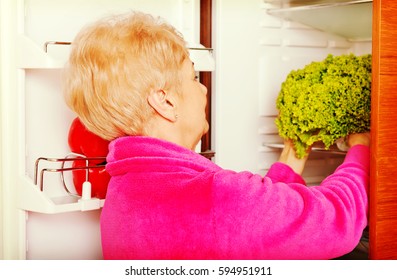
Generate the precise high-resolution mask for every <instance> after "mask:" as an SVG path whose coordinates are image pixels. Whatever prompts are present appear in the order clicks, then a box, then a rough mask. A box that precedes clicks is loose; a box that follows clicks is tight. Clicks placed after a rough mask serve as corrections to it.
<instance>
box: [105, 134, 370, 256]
mask: <svg viewBox="0 0 397 280" xmlns="http://www.w3.org/2000/svg"><path fill="white" fill-rule="evenodd" d="M109 149H110V150H109V154H108V157H107V160H108V164H107V166H106V169H107V171H108V172H109V173H110V175H111V176H112V177H111V180H110V183H109V186H108V192H107V196H106V201H105V205H104V207H103V210H102V214H101V235H102V249H103V256H104V258H105V259H191V260H193V259H202V260H203V259H276V260H278V259H331V258H335V257H338V256H341V255H344V254H346V253H348V252H350V251H352V250H353V249H354V247H355V246H356V245H357V243H358V242H359V239H360V237H361V234H362V231H363V229H364V228H365V226H366V225H367V208H368V201H367V191H368V183H369V148H368V147H366V146H361V145H358V146H354V147H353V148H351V149H350V151H349V152H348V153H347V155H346V157H345V160H344V162H343V164H341V165H340V166H339V167H338V169H337V170H336V171H335V172H334V174H333V175H331V176H329V177H328V178H326V179H325V180H324V181H323V182H322V183H321V185H320V186H315V187H307V186H305V182H304V180H303V179H302V177H301V176H300V175H298V174H296V173H294V172H293V171H292V169H291V168H290V167H289V166H287V165H285V164H282V163H279V162H276V163H274V164H273V165H272V166H271V168H270V170H269V171H268V173H267V175H266V176H265V177H262V176H260V175H256V174H252V173H250V172H234V171H231V170H225V169H222V168H221V167H219V166H217V165H216V164H214V163H213V162H212V161H210V160H208V159H206V158H204V157H203V156H201V155H199V154H197V153H194V152H192V151H190V150H188V149H185V148H183V147H180V146H178V145H175V144H173V143H169V142H166V141H162V140H159V139H154V138H149V137H122V138H119V139H116V140H114V141H113V142H111V144H110V146H109Z"/></svg>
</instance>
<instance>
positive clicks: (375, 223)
mask: <svg viewBox="0 0 397 280" xmlns="http://www.w3.org/2000/svg"><path fill="white" fill-rule="evenodd" d="M396 13H397V2H396V1H394V0H374V1H373V37H372V46H373V52H372V53H373V62H372V65H373V68H372V73H373V74H372V78H373V80H372V104H371V105H372V108H371V114H372V116H371V137H372V139H371V184H370V208H369V209H370V210H369V230H370V248H369V257H370V258H371V259H397V181H396V178H397V152H396V147H397V117H396V113H395V112H396V109H395V108H396V104H397V89H396V85H397V51H396V45H397V17H396ZM395 102H396V103H395Z"/></svg>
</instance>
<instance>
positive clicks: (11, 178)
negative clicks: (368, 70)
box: [0, 0, 372, 260]
mask: <svg viewBox="0 0 397 280" xmlns="http://www.w3.org/2000/svg"><path fill="white" fill-rule="evenodd" d="M0 3H1V4H0V5H1V6H0V20H1V29H0V32H1V33H0V36H1V37H0V38H1V40H0V44H1V45H0V47H1V49H0V51H1V68H0V69H1V72H0V77H1V147H2V148H1V162H0V164H1V174H0V175H1V185H0V190H1V191H0V199H1V200H0V202H1V208H0V226H1V228H2V231H0V259H35V260H46V259H58V260H59V259H61V260H62V259H69V260H80V259H94V260H97V259H102V251H101V243H100V229H99V218H100V214H101V208H102V206H103V203H104V202H105V199H96V198H93V199H89V200H82V199H81V198H79V197H76V196H73V195H70V193H69V191H70V190H73V183H72V182H71V179H70V176H71V175H70V172H69V171H60V169H63V168H67V167H68V165H67V164H69V163H68V162H67V161H64V159H66V158H68V157H69V155H70V152H71V151H70V148H69V147H68V142H67V137H68V131H69V127H70V124H71V122H72V120H73V119H74V118H75V117H76V116H75V115H74V113H73V112H72V111H71V110H70V109H69V108H68V107H67V106H66V104H65V102H64V100H63V96H62V68H63V66H64V64H65V63H66V61H67V57H68V54H69V50H70V44H69V43H70V42H71V41H72V40H73V38H74V36H75V35H76V34H77V32H78V31H79V30H80V29H81V28H82V27H83V26H84V25H86V24H88V23H91V22H92V21H94V20H96V19H98V18H100V17H102V16H106V15H111V14H117V13H124V12H128V11H131V10H139V11H143V12H147V13H150V14H153V15H156V16H161V17H163V18H164V19H166V20H167V21H168V22H169V23H171V24H172V25H174V26H175V27H176V28H177V29H178V30H179V31H180V32H181V33H182V34H183V36H184V38H185V40H186V41H187V42H188V45H189V46H190V47H191V57H192V60H193V61H194V62H195V64H196V66H197V69H196V70H197V71H198V72H200V73H203V74H205V75H207V77H210V78H209V79H207V84H206V85H207V87H208V88H209V92H210V94H209V102H210V103H209V114H208V115H209V116H210V119H209V120H210V132H209V134H208V136H207V139H208V140H207V141H206V144H205V148H203V145H199V146H198V147H197V152H205V151H208V150H210V151H212V152H213V153H214V155H213V157H212V158H211V160H212V161H214V162H215V163H216V164H218V165H220V166H221V167H223V168H225V169H232V170H235V171H243V170H247V171H251V172H253V173H258V174H261V175H265V174H266V172H267V170H268V169H269V167H270V166H271V164H273V163H274V162H275V161H277V159H278V157H279V155H280V151H281V147H282V143H283V140H282V139H281V138H280V137H279V135H278V131H277V127H276V125H275V123H274V121H275V118H276V117H277V114H278V113H277V109H276V106H275V103H276V98H277V95H278V93H279V91H280V86H281V83H282V82H283V81H284V80H285V78H286V76H287V75H288V73H289V72H290V71H291V70H293V69H298V68H302V67H304V66H305V65H306V64H308V63H310V62H312V61H321V60H323V59H324V58H325V57H326V56H327V55H328V54H334V55H340V54H348V53H354V54H357V55H361V54H368V53H371V51H372V37H371V35H372V34H371V23H372V22H371V20H372V1H343V0H339V1H338V0H336V1H331V0H324V1H322V0H313V1H304V0H303V1H300V0H244V1H242V0H212V1H210V0H209V1H208V0H201V1H200V0H162V1H160V0H146V1H145V0H111V1H110V0H85V1H77V0H67V1H66V0H55V1H51V0H17V1H14V0H0ZM204 6H205V7H207V8H208V7H209V8H210V13H208V10H207V9H206V11H205V14H206V17H203V12H204V11H203V7H204ZM203 20H206V21H209V22H210V23H211V24H210V25H209V27H210V28H209V30H210V32H209V35H208V34H207V39H209V40H207V41H206V42H204V43H203V39H202V37H201V36H202V32H200V28H203V26H207V27H208V25H205V24H203V22H202V21H203ZM208 36H209V37H208ZM208 42H210V45H209V43H208ZM203 77H204V76H203ZM208 81H209V82H208ZM203 149H204V150H203ZM343 157H344V154H343V153H339V152H335V151H325V152H324V151H313V152H312V153H311V155H310V158H309V160H308V163H307V165H306V169H305V171H304V173H303V176H304V178H305V180H306V182H307V183H308V184H309V185H314V184H318V183H319V182H321V180H322V179H324V178H325V177H326V176H327V175H328V174H330V173H332V172H333V171H334V170H335V168H336V167H337V166H338V165H339V164H340V163H341V162H342V160H343Z"/></svg>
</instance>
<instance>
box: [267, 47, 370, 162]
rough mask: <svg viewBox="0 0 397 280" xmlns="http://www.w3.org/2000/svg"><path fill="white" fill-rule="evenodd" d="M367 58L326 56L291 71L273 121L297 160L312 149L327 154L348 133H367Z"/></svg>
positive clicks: (368, 74)
mask: <svg viewBox="0 0 397 280" xmlns="http://www.w3.org/2000/svg"><path fill="white" fill-rule="evenodd" d="M371 58H372V57H371V55H370V54H367V55H362V56H356V55H353V54H348V55H340V56H333V55H331V54H330V55H328V56H327V58H326V59H325V60H323V61H321V62H312V63H310V64H308V65H306V66H305V67H304V68H302V69H298V70H293V71H291V72H290V73H289V74H288V76H287V78H286V80H285V81H284V82H283V83H282V85H281V90H280V93H279V95H278V97H277V101H276V106H277V109H278V111H279V115H278V117H277V118H276V120H275V122H276V125H277V128H278V131H279V135H280V136H281V137H282V138H284V139H291V140H292V142H293V143H294V147H295V150H296V153H297V156H298V157H299V158H302V157H304V156H306V155H307V151H308V149H309V147H310V146H312V145H313V144H314V143H316V142H322V143H323V144H324V148H325V149H329V148H330V146H331V145H333V144H334V143H335V141H336V140H337V139H339V138H342V137H345V136H347V135H348V134H350V133H359V132H366V131H369V129H370V114H371Z"/></svg>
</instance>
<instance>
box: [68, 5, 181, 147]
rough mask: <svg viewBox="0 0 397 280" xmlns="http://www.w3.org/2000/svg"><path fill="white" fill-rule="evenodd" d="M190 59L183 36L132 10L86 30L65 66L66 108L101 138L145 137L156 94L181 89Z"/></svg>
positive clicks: (80, 35)
mask: <svg viewBox="0 0 397 280" xmlns="http://www.w3.org/2000/svg"><path fill="white" fill-rule="evenodd" d="M188 57H189V53H188V50H187V48H186V42H185V41H184V39H183V37H182V36H181V35H180V33H179V32H178V31H177V30H176V29H175V28H174V27H172V26H171V25H169V24H167V23H166V22H164V21H163V20H162V19H160V18H155V17H153V16H150V15H147V14H144V13H140V12H132V13H128V14H123V15H117V16H112V17H108V18H104V19H101V20H99V21H97V22H95V23H94V24H92V25H89V26H87V27H85V28H83V29H82V30H81V31H80V32H79V34H78V35H77V36H76V38H75V40H74V41H73V43H72V47H71V54H70V58H69V62H68V63H67V65H66V67H65V73H64V74H65V79H64V83H65V84H64V94H65V100H66V103H67V105H68V106H69V107H70V108H71V109H72V110H73V111H74V112H76V114H77V115H78V116H79V118H80V119H81V121H82V122H83V123H84V125H85V126H86V127H87V128H88V129H89V130H90V131H92V132H93V133H95V134H97V135H98V136H100V137H102V138H104V139H107V140H113V139H115V138H117V137H120V136H126V135H141V134H143V133H144V131H145V124H146V122H147V121H148V120H149V118H150V116H151V115H152V114H153V113H154V111H153V109H152V108H151V107H150V106H149V105H148V103H147V96H148V94H149V93H150V92H151V91H152V90H159V89H163V90H169V89H174V90H175V91H178V90H179V87H180V83H181V78H180V74H181V71H180V70H181V67H182V63H183V61H184V60H185V59H186V58H188Z"/></svg>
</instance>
